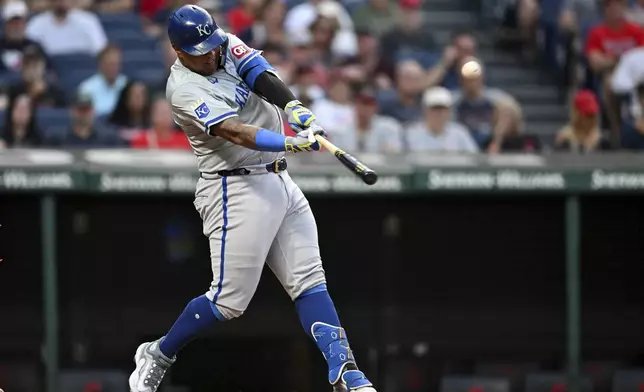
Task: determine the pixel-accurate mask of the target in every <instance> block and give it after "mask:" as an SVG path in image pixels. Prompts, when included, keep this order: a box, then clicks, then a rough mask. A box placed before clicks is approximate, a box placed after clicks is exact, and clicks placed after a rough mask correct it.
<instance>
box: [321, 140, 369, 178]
mask: <svg viewBox="0 0 644 392" xmlns="http://www.w3.org/2000/svg"><path fill="white" fill-rule="evenodd" d="M315 139H316V140H317V141H318V143H320V145H321V146H322V147H324V148H325V149H326V150H327V151H329V152H330V153H331V154H333V155H335V157H336V158H337V159H338V161H340V162H342V164H343V165H344V166H346V168H347V169H349V170H351V171H352V172H353V173H354V174H355V175H356V176H358V177H360V179H361V180H362V182H364V183H365V184H367V185H373V184H375V183H376V181H378V175H377V174H376V172H375V171H373V170H371V169H369V168H368V167H367V166H366V165H365V164H364V163H362V162H360V161H359V160H357V159H356V158H355V157H354V156H353V155H351V154H349V153H347V152H345V151H342V150H341V149H339V148H338V147H336V146H335V145H334V144H333V143H331V142H330V141H328V140H327V139H326V138H325V137H324V136H322V135H315Z"/></svg>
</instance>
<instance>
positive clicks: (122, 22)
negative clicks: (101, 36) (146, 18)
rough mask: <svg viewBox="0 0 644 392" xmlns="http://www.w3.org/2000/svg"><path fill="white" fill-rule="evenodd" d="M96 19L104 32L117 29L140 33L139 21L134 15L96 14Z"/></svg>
mask: <svg viewBox="0 0 644 392" xmlns="http://www.w3.org/2000/svg"><path fill="white" fill-rule="evenodd" d="M98 18H99V20H100V21H101V24H102V25H103V28H104V29H105V31H106V32H108V31H110V30H118V29H131V30H138V31H141V19H140V18H139V16H138V15H137V14H134V13H129V12H126V13H121V14H98Z"/></svg>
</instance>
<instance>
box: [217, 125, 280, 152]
mask: <svg viewBox="0 0 644 392" xmlns="http://www.w3.org/2000/svg"><path fill="white" fill-rule="evenodd" d="M210 134H211V135H213V136H219V137H221V138H222V139H224V140H227V141H229V142H231V143H234V144H237V145H239V146H242V147H246V148H250V149H251V150H257V151H273V152H281V151H286V137H285V136H284V135H281V134H279V133H276V132H273V131H270V130H268V129H263V128H260V127H257V126H255V125H249V124H244V123H242V122H241V121H239V120H238V119H233V118H230V119H227V120H224V121H222V122H221V123H219V124H216V125H213V126H212V127H211V128H210Z"/></svg>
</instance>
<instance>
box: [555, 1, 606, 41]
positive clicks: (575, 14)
mask: <svg viewBox="0 0 644 392" xmlns="http://www.w3.org/2000/svg"><path fill="white" fill-rule="evenodd" d="M599 3H600V2H599V1H597V0H564V1H563V5H562V9H561V12H560V14H559V29H560V32H561V33H562V34H564V35H571V34H576V33H578V32H580V31H582V30H583V29H584V27H585V26H589V25H590V24H592V23H595V22H597V21H598V20H599V19H600V17H601V16H600V12H599Z"/></svg>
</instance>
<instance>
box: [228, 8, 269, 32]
mask: <svg viewBox="0 0 644 392" xmlns="http://www.w3.org/2000/svg"><path fill="white" fill-rule="evenodd" d="M238 4H239V5H238V6H237V7H235V8H233V9H232V10H230V11H228V15H227V20H228V27H229V28H230V32H231V33H233V34H235V35H239V34H241V33H242V32H244V31H245V30H246V29H248V28H250V27H251V26H252V25H253V23H255V20H256V19H257V17H258V16H259V14H260V11H261V9H262V0H239V2H238Z"/></svg>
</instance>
